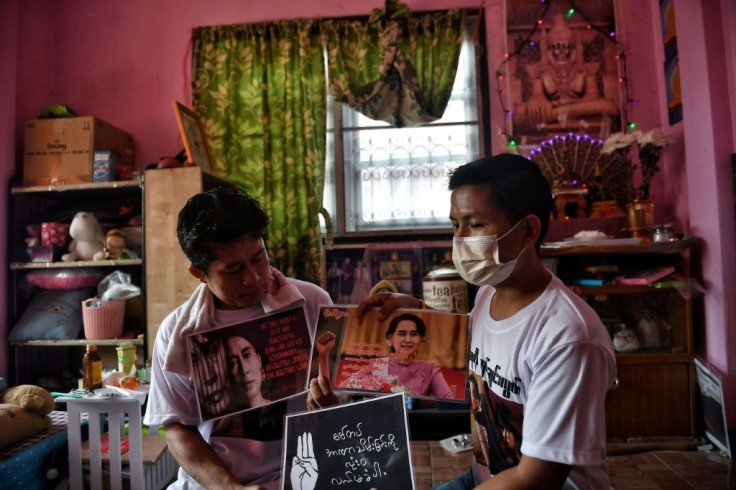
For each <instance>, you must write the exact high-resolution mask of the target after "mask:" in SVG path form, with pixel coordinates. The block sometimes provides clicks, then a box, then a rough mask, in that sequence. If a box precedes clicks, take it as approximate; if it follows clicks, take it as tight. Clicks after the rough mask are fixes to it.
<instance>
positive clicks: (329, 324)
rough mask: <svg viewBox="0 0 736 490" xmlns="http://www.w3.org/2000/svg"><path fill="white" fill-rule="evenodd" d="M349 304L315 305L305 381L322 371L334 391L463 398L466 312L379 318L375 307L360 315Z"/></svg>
mask: <svg viewBox="0 0 736 490" xmlns="http://www.w3.org/2000/svg"><path fill="white" fill-rule="evenodd" d="M355 309H356V308H355V307H353V306H339V305H338V306H324V307H322V308H321V310H320V315H319V318H318V320H317V329H316V333H315V341H314V346H313V348H312V359H311V363H310V369H309V379H310V380H311V379H314V378H316V377H317V376H318V375H319V374H322V376H324V377H325V378H328V379H330V380H331V382H332V386H333V387H334V388H335V389H336V390H339V391H347V392H378V393H404V394H405V395H407V396H411V397H413V398H423V399H429V400H446V401H455V402H458V401H465V383H466V379H467V364H468V328H469V317H468V315H464V314H454V313H445V312H441V311H436V310H416V309H399V310H395V311H393V312H391V313H390V314H389V316H388V317H387V318H385V319H384V320H379V319H378V309H376V308H372V309H368V310H367V311H366V312H365V313H364V314H363V316H362V317H361V318H358V317H357V316H356V315H355ZM306 386H308V384H307V385H306Z"/></svg>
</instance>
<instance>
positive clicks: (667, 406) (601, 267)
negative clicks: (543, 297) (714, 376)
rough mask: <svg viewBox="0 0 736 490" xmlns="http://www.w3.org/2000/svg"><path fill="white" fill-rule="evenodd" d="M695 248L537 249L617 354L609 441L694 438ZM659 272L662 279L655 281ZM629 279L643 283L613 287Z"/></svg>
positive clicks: (688, 244)
mask: <svg viewBox="0 0 736 490" xmlns="http://www.w3.org/2000/svg"><path fill="white" fill-rule="evenodd" d="M622 243H623V242H622ZM695 243H696V242H695V240H693V239H683V240H671V241H667V242H662V243H651V242H649V241H641V242H639V243H629V242H626V243H625V244H622V245H617V244H616V243H606V244H603V245H596V244H595V243H593V242H591V243H584V244H579V243H567V244H566V243H560V242H557V243H555V244H553V245H552V246H548V245H546V244H543V245H542V247H541V249H540V254H541V256H542V257H543V259H544V260H545V261H548V266H550V268H553V269H556V274H557V275H558V276H559V277H560V278H561V279H562V280H563V281H564V282H565V283H566V284H568V286H569V287H570V288H571V289H573V290H574V291H575V292H577V293H578V294H579V295H581V296H582V297H583V298H585V300H586V301H587V302H588V303H589V304H590V305H591V306H592V307H593V308H594V309H595V310H596V311H597V312H598V315H599V316H600V318H601V320H602V321H603V323H604V325H606V328H607V329H608V330H609V333H610V334H611V336H612V340H613V342H614V346H615V347H616V351H617V352H616V362H617V378H618V381H619V383H618V385H617V386H616V387H614V388H612V389H611V390H610V391H609V394H608V398H607V405H606V431H607V436H608V438H609V441H612V442H626V441H633V440H637V441H640V440H642V439H645V440H646V439H651V440H654V439H658V440H661V439H660V438H685V439H688V438H694V437H696V434H697V432H696V430H697V429H696V422H695V421H696V415H695V401H696V396H695V395H696V394H695V372H694V361H693V351H694V340H693V337H694V333H693V332H694V327H693V323H694V319H693V316H694V315H693V303H694V302H697V301H700V299H699V296H698V294H697V289H698V287H697V283H696V282H695V281H694V280H693V278H692V271H691V261H692V252H693V248H694V245H695ZM654 272H658V274H657V275H655V274H654ZM660 272H661V274H665V275H664V276H663V277H657V276H658V275H661V274H659V273H660ZM629 277H637V278H639V277H643V278H646V279H642V282H649V284H619V283H618V282H619V281H621V278H629ZM655 277H656V279H653V278H655ZM637 280H638V279H637ZM596 281H597V283H598V284H599V285H580V284H591V283H596ZM622 331H623V332H622ZM619 332H621V333H619Z"/></svg>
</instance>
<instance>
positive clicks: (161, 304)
mask: <svg viewBox="0 0 736 490" xmlns="http://www.w3.org/2000/svg"><path fill="white" fill-rule="evenodd" d="M144 182H145V185H144V202H145V210H146V211H145V223H146V224H145V233H144V236H145V250H146V281H145V283H146V292H147V293H146V294H147V304H148V308H147V310H148V312H147V315H146V337H147V338H148V339H149V342H148V346H147V355H148V356H150V355H151V352H152V349H153V340H154V339H155V338H156V332H157V331H158V327H159V325H160V324H161V321H162V320H163V319H164V318H165V317H166V315H168V314H169V313H170V312H171V311H173V310H174V309H175V308H176V307H178V306H179V305H181V304H182V303H183V302H184V301H186V300H187V299H188V298H189V296H190V295H191V294H192V291H194V288H196V287H197V284H198V281H197V280H196V279H195V278H194V277H193V276H192V275H191V274H189V271H188V267H189V260H187V258H186V256H185V255H184V253H183V252H182V251H181V248H180V247H179V241H178V239H177V237H176V223H177V219H178V216H179V210H181V208H182V207H183V206H184V204H186V202H187V200H188V199H189V198H190V197H191V196H193V195H194V194H197V193H199V192H202V191H203V190H207V189H210V188H212V187H216V186H219V185H232V184H230V183H228V182H227V181H225V180H222V179H219V178H217V177H215V176H213V175H210V174H208V173H206V172H202V170H201V169H200V168H199V167H183V168H170V169H156V170H147V171H146V172H145V174H144Z"/></svg>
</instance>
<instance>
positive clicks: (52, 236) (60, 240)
mask: <svg viewBox="0 0 736 490" xmlns="http://www.w3.org/2000/svg"><path fill="white" fill-rule="evenodd" d="M67 238H69V223H57V222H54V221H47V222H45V223H41V245H55V246H57V247H66V241H67Z"/></svg>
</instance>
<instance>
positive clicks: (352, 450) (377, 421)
mask: <svg viewBox="0 0 736 490" xmlns="http://www.w3.org/2000/svg"><path fill="white" fill-rule="evenodd" d="M285 426H286V429H285V431H284V433H285V434H284V441H285V444H284V457H283V461H282V474H281V488H282V489H283V490H320V489H327V488H329V489H335V488H344V489H350V490H360V489H366V490H369V489H377V490H392V489H397V488H400V489H402V490H404V489H413V488H415V482H414V471H413V469H412V464H411V448H410V444H409V429H408V425H407V419H406V409H405V406H404V395H403V394H401V393H398V394H393V395H385V396H379V397H376V398H372V399H369V400H364V401H360V402H355V403H347V404H343V405H337V406H334V407H330V408H326V409H323V410H314V411H310V412H304V413H301V414H294V415H287V416H286V424H285Z"/></svg>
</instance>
